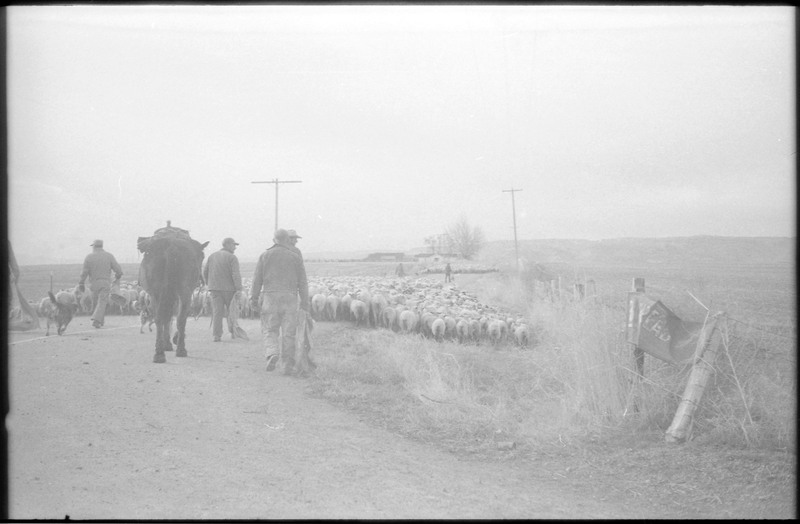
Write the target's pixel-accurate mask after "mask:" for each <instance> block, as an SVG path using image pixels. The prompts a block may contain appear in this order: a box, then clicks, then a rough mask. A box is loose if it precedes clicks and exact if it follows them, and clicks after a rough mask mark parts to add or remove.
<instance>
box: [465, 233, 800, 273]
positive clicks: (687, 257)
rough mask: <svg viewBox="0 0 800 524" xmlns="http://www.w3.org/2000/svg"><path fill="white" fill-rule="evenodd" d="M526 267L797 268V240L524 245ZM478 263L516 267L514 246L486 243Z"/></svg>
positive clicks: (655, 240)
mask: <svg viewBox="0 0 800 524" xmlns="http://www.w3.org/2000/svg"><path fill="white" fill-rule="evenodd" d="M518 244H519V255H520V258H521V259H523V260H524V261H525V262H526V263H528V264H532V263H536V264H556V265H561V264H569V265H587V266H596V267H597V266H625V267H646V266H662V267H670V266H672V267H678V266H686V265H697V266H701V265H702V266H725V265H731V264H738V265H745V266H751V265H752V266H763V265H768V266H769V265H778V266H787V265H788V266H793V265H794V263H795V245H796V239H795V238H790V237H718V236H694V237H671V238H616V239H609V240H568V239H546V240H521V241H519V242H518ZM476 262H480V263H483V264H487V265H513V263H514V241H513V240H503V241H494V242H487V244H486V245H485V247H484V249H483V250H481V252H480V253H479V256H478V257H477V258H476Z"/></svg>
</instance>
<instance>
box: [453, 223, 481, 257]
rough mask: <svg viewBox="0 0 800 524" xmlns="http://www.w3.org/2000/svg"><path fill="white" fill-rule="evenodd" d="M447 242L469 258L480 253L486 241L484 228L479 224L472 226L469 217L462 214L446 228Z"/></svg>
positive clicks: (457, 251)
mask: <svg viewBox="0 0 800 524" xmlns="http://www.w3.org/2000/svg"><path fill="white" fill-rule="evenodd" d="M445 235H447V243H448V244H449V245H451V246H452V247H453V250H454V251H455V252H456V253H459V254H460V255H461V256H462V257H464V258H465V259H467V260H471V259H472V257H474V256H475V255H477V254H478V252H479V251H480V250H481V248H482V247H483V244H484V242H485V241H486V239H485V237H484V236H483V230H482V229H481V228H480V227H478V226H470V225H469V222H468V221H467V218H466V217H465V216H463V215H462V216H461V218H459V219H458V221H456V222H455V223H453V224H451V225H450V226H448V228H447V229H446V230H445Z"/></svg>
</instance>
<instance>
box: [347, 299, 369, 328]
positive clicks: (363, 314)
mask: <svg viewBox="0 0 800 524" xmlns="http://www.w3.org/2000/svg"><path fill="white" fill-rule="evenodd" d="M350 313H351V314H352V317H353V320H355V323H356V327H358V326H360V325H361V324H362V323H363V322H368V321H369V318H368V317H369V306H367V304H365V303H364V301H362V300H358V299H354V300H353V301H352V302H351V303H350Z"/></svg>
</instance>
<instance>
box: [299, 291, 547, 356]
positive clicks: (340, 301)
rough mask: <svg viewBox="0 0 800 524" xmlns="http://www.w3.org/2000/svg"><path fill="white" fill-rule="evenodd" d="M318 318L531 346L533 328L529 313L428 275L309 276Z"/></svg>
mask: <svg viewBox="0 0 800 524" xmlns="http://www.w3.org/2000/svg"><path fill="white" fill-rule="evenodd" d="M309 297H310V301H311V304H310V305H311V315H312V317H313V318H314V319H315V320H322V321H331V322H333V321H349V322H353V323H354V324H355V325H356V326H369V327H373V328H384V329H390V330H392V331H394V332H399V333H409V334H410V333H419V334H421V335H422V336H425V337H428V338H431V339H434V340H437V341H442V340H453V341H458V342H461V343H473V344H478V343H481V342H489V343H491V344H493V345H498V344H501V343H504V342H507V341H510V342H513V343H516V344H518V345H519V346H522V347H527V346H528V345H530V343H531V332H530V328H529V327H528V325H527V323H526V322H525V320H524V319H523V318H520V317H516V316H513V315H512V314H511V313H509V312H507V311H503V310H502V309H501V308H498V307H495V306H489V305H485V304H481V303H480V302H479V301H478V299H477V297H475V296H474V295H472V294H470V293H467V292H465V291H461V290H459V289H458V288H457V287H455V286H453V285H447V284H444V283H442V282H441V281H433V280H430V279H426V278H416V279H412V278H394V279H390V278H385V277H321V278H314V279H310V280H309Z"/></svg>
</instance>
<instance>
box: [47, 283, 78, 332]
mask: <svg viewBox="0 0 800 524" xmlns="http://www.w3.org/2000/svg"><path fill="white" fill-rule="evenodd" d="M47 294H48V295H49V296H50V302H45V304H47V308H46V311H45V316H46V317H47V333H45V336H48V337H49V336H50V323H51V322H52V323H54V324H55V325H56V332H57V333H58V334H59V335H62V334H63V333H64V331H66V330H67V326H68V325H69V323H70V322H72V317H73V316H75V313H76V312H77V310H78V305H77V304H62V303H61V302H59V301H58V300H56V297H55V295H53V292H52V291H48V292H47Z"/></svg>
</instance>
